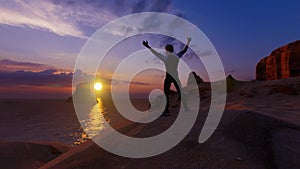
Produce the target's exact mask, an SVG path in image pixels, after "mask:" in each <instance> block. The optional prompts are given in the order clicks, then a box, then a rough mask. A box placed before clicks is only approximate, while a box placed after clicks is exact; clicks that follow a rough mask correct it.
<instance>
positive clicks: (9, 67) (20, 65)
mask: <svg viewBox="0 0 300 169" xmlns="http://www.w3.org/2000/svg"><path fill="white" fill-rule="evenodd" d="M49 69H55V70H57V71H58V72H68V71H67V70H65V69H58V68H55V67H54V66H51V65H45V64H39V63H32V62H17V61H13V60H9V59H3V60H0V71H2V72H15V71H31V72H41V71H45V70H49Z"/></svg>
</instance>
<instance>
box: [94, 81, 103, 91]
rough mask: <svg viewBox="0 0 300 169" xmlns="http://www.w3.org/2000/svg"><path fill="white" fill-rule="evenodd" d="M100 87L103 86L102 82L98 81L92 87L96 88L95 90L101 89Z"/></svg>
mask: <svg viewBox="0 0 300 169" xmlns="http://www.w3.org/2000/svg"><path fill="white" fill-rule="evenodd" d="M102 87H103V86H102V83H100V82H97V83H95V84H94V89H95V90H97V91H100V90H102Z"/></svg>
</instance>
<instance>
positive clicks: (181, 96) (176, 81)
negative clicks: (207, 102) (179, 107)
mask: <svg viewBox="0 0 300 169" xmlns="http://www.w3.org/2000/svg"><path fill="white" fill-rule="evenodd" d="M173 83H174V85H175V88H176V90H177V93H178V101H179V100H181V101H182V104H183V107H184V109H185V110H186V111H189V108H188V106H187V100H186V97H185V95H184V94H183V93H182V92H181V91H182V85H181V82H180V80H179V78H178V77H177V78H173Z"/></svg>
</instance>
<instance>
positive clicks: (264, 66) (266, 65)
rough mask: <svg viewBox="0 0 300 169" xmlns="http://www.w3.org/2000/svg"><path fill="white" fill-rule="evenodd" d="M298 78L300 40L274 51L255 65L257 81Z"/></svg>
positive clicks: (299, 73)
mask: <svg viewBox="0 0 300 169" xmlns="http://www.w3.org/2000/svg"><path fill="white" fill-rule="evenodd" d="M295 76H300V40H299V41H295V42H292V43H290V44H288V45H286V46H282V47H280V48H278V49H276V50H274V51H273V52H272V53H271V54H270V56H268V57H265V58H263V59H262V60H260V61H259V62H258V64H257V65H256V79H257V80H275V79H283V78H289V77H295Z"/></svg>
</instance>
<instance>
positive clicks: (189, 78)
mask: <svg viewBox="0 0 300 169" xmlns="http://www.w3.org/2000/svg"><path fill="white" fill-rule="evenodd" d="M193 77H194V78H195V79H196V82H197V84H200V83H202V82H203V79H202V78H201V77H200V76H198V75H197V73H196V72H190V74H189V77H188V81H187V85H188V86H189V85H192V84H193V80H192V78H193Z"/></svg>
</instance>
